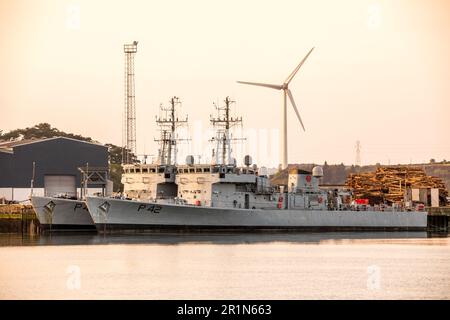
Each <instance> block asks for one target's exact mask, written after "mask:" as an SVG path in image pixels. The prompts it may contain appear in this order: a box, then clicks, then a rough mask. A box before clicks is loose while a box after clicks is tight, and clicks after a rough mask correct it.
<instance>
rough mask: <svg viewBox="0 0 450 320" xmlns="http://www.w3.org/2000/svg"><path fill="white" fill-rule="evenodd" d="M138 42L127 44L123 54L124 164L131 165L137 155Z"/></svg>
mask: <svg viewBox="0 0 450 320" xmlns="http://www.w3.org/2000/svg"><path fill="white" fill-rule="evenodd" d="M137 44H138V42H137V41H133V43H132V44H125V45H124V46H123V52H124V53H125V110H124V114H123V118H124V119H123V120H124V124H123V132H122V139H123V141H122V144H123V148H124V150H123V153H122V163H125V164H129V163H132V162H133V156H135V155H136V104H135V96H134V56H135V54H136V52H137Z"/></svg>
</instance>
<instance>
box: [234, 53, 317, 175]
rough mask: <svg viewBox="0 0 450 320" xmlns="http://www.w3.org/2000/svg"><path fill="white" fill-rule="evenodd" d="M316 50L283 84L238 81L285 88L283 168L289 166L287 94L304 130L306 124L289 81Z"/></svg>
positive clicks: (279, 88)
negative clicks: (290, 88)
mask: <svg viewBox="0 0 450 320" xmlns="http://www.w3.org/2000/svg"><path fill="white" fill-rule="evenodd" d="M313 50H314V47H313V48H312V49H311V50H309V52H308V54H307V55H306V56H305V57H304V58H303V60H302V61H300V63H299V64H298V66H297V67H296V68H295V69H294V71H292V73H291V74H290V75H289V77H287V79H286V80H285V81H284V82H283V84H281V85H278V84H267V83H258V82H246V81H237V82H238V83H242V84H249V85H252V86H259V87H267V88H272V89H276V90H283V143H282V144H283V146H282V158H283V159H282V169H285V168H287V166H288V163H287V162H288V147H287V96H289V100H290V101H291V104H292V107H293V108H294V111H295V113H296V114H297V118H298V121H300V124H301V125H302V128H303V131H305V126H304V125H303V122H302V118H301V117H300V113H299V112H298V109H297V106H296V104H295V101H294V98H293V96H292V93H291V90H289V83H290V82H291V81H292V79H293V78H294V76H295V75H296V74H297V72H298V70H299V69H300V68H301V66H302V65H303V63H304V62H305V61H306V59H307V58H308V56H309V55H310V54H311V52H312V51H313Z"/></svg>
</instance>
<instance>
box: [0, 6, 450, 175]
mask: <svg viewBox="0 0 450 320" xmlns="http://www.w3.org/2000/svg"><path fill="white" fill-rule="evenodd" d="M71 8H75V11H76V10H78V9H77V8H79V13H80V15H79V18H80V19H79V24H78V22H77V20H76V18H74V17H73V15H72V16H71V12H73V9H71ZM71 10H72V11H71ZM73 19H75V20H73ZM449 39H450V2H449V1H446V0H441V1H437V0H436V1H433V0H431V1H427V0H391V1H381V0H341V1H332V0H329V1H325V0H319V1H300V0H293V1H283V0H282V1H275V0H274V1H269V0H264V1H261V0H259V1H237V0H227V1H214V0H202V1H200V0H191V1H181V0H180V1H174V0H172V1H168V0H161V1H160V0H158V1H156V0H154V1H92V0H90V1H80V0H79V1H76V0H73V1H63V0H61V1H57V0H40V1H32V0H29V1H23V0H22V1H21V0H14V1H7V0H0V48H1V49H0V67H1V68H0V70H1V72H0V108H1V111H0V129H1V130H4V131H9V130H11V129H16V128H23V127H26V126H32V125H34V124H36V123H39V122H49V123H51V124H52V125H53V126H55V127H57V128H59V129H61V130H64V131H68V132H74V133H78V134H82V135H86V136H91V137H92V138H94V139H96V140H99V141H101V142H104V143H107V142H111V143H115V144H119V145H120V144H121V141H122V139H121V132H122V110H123V100H124V98H123V97H124V93H123V71H124V60H123V48H122V45H123V44H124V43H128V42H132V41H133V40H138V41H139V45H138V53H137V55H136V107H137V116H138V120H137V144H138V153H143V152H145V153H155V152H156V150H155V148H156V145H155V143H154V142H153V138H154V137H155V136H157V132H156V126H155V123H154V116H155V114H156V113H157V112H158V106H159V104H160V102H164V103H166V102H167V101H168V99H169V98H170V97H171V96H173V95H177V96H179V97H180V98H181V99H182V101H183V112H185V113H188V114H189V119H190V128H191V131H194V128H195V127H196V126H197V129H198V124H196V121H199V122H200V123H201V124H202V126H203V128H206V127H207V126H208V121H209V114H210V113H212V112H213V108H212V102H213V101H217V100H219V101H222V100H223V99H224V98H225V96H227V95H229V96H231V97H232V98H233V99H235V100H236V101H237V104H236V108H235V109H236V110H237V111H238V113H239V114H240V115H242V117H243V121H244V128H245V129H248V130H250V131H252V130H253V131H252V132H254V133H255V132H256V136H258V132H259V133H261V132H262V133H264V132H269V133H270V132H273V130H276V129H280V125H281V103H282V100H281V98H282V95H281V92H277V91H275V90H272V89H266V88H257V87H249V86H244V85H238V84H236V80H244V81H257V82H267V83H275V84H277V83H279V84H281V83H282V82H283V81H284V80H285V79H286V77H287V76H288V75H289V74H290V72H291V71H292V69H293V68H294V67H295V66H296V65H297V64H298V62H299V61H300V60H301V58H303V56H304V55H305V54H306V53H307V51H308V50H309V49H310V48H311V47H313V46H314V47H315V48H316V49H315V50H314V52H313V53H312V54H311V56H310V57H309V59H308V60H307V61H306V63H305V64H304V66H303V67H302V69H301V70H300V72H299V73H298V74H297V76H296V77H295V78H294V80H293V81H292V83H291V85H290V88H291V90H292V92H293V95H294V98H295V100H296V102H297V105H298V106H299V109H300V113H301V115H302V118H303V120H304V123H305V126H306V132H303V131H301V129H300V127H299V124H298V121H297V119H296V118H295V114H294V112H293V111H292V108H291V107H290V105H288V109H289V110H288V115H289V120H288V132H289V133H288V136H289V162H290V163H296V162H299V163H300V162H301V163H303V162H316V163H323V162H324V161H325V160H327V161H328V163H340V162H344V163H346V164H351V163H354V162H355V142H356V140H360V141H361V144H362V152H361V158H362V163H363V164H369V163H375V162H381V163H385V164H387V163H388V162H390V163H391V164H396V163H409V162H411V161H412V162H422V161H429V159H430V158H435V159H437V160H442V159H447V160H450V138H449V137H450V127H449V120H450V85H449V80H450V61H449V60H450V59H449V57H450V41H449ZM255 130H256V131H255ZM257 130H260V131H257ZM261 130H262V131H261ZM264 130H265V131H264ZM250 135H251V134H250ZM191 136H192V137H195V133H192V132H191ZM260 136H261V134H259V137H260ZM202 138H203V141H193V142H195V144H196V145H197V149H196V148H195V147H194V150H191V152H193V153H195V152H197V153H200V152H201V151H199V149H198V145H199V144H202V143H203V149H204V150H209V149H207V148H206V140H207V139H208V138H209V137H207V136H206V134H203V137H202ZM259 139H262V138H261V137H260V138H259ZM250 140H251V141H250ZM250 140H248V141H249V143H248V144H251V146H250V147H251V148H253V149H252V150H254V147H255V145H259V146H260V145H264V146H265V145H266V143H265V142H264V141H263V140H260V142H259V143H255V142H254V141H253V140H252V139H250ZM269 140H270V139H269ZM275 140H276V139H275ZM192 144H194V143H192ZM251 148H250V149H251ZM256 153H257V154H256V155H253V157H254V159H255V160H257V162H258V164H260V165H269V166H272V165H275V163H274V162H275V160H274V159H275V158H277V157H276V156H278V154H277V153H278V150H269V151H267V150H266V149H264V148H257V149H256ZM274 153H276V156H273V154H274ZM208 155H209V154H208ZM238 160H240V159H238ZM277 161H278V159H276V162H277Z"/></svg>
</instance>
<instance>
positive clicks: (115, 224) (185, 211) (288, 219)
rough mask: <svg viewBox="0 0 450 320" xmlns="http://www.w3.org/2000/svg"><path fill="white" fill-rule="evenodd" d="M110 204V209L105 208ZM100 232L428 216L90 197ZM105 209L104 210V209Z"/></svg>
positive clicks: (401, 225) (371, 222)
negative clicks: (202, 204) (196, 205)
mask: <svg viewBox="0 0 450 320" xmlns="http://www.w3.org/2000/svg"><path fill="white" fill-rule="evenodd" d="M105 203H107V205H105ZM87 205H88V208H89V211H90V213H91V216H92V219H93V220H94V222H95V224H96V226H97V229H98V230H99V231H103V228H105V227H106V228H107V227H108V226H110V227H111V228H119V229H120V228H123V229H127V226H130V227H129V228H130V229H131V228H142V227H149V228H151V227H152V226H154V227H157V228H158V227H164V226H170V227H177V226H179V227H180V228H186V227H201V228H207V227H212V228H220V227H223V228H263V229H264V228H280V229H283V228H299V229H302V228H330V229H333V228H334V229H339V228H342V229H344V228H353V229H361V230H363V229H389V228H394V229H405V230H407V229H410V230H412V229H425V228H426V226H427V214H426V212H375V211H325V210H324V211H322V210H262V209H250V210H249V209H232V208H229V209H224V208H211V207H194V206H185V205H172V204H159V203H156V204H155V203H145V202H139V201H129V200H119V199H112V198H101V197H98V198H97V197H88V198H87ZM100 207H102V208H103V209H101V208H100Z"/></svg>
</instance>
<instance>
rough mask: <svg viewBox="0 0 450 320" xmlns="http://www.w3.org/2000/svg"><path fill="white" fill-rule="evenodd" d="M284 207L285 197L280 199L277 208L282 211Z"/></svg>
mask: <svg viewBox="0 0 450 320" xmlns="http://www.w3.org/2000/svg"><path fill="white" fill-rule="evenodd" d="M282 207H283V197H279V198H278V204H277V208H278V209H281V208H282Z"/></svg>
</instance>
